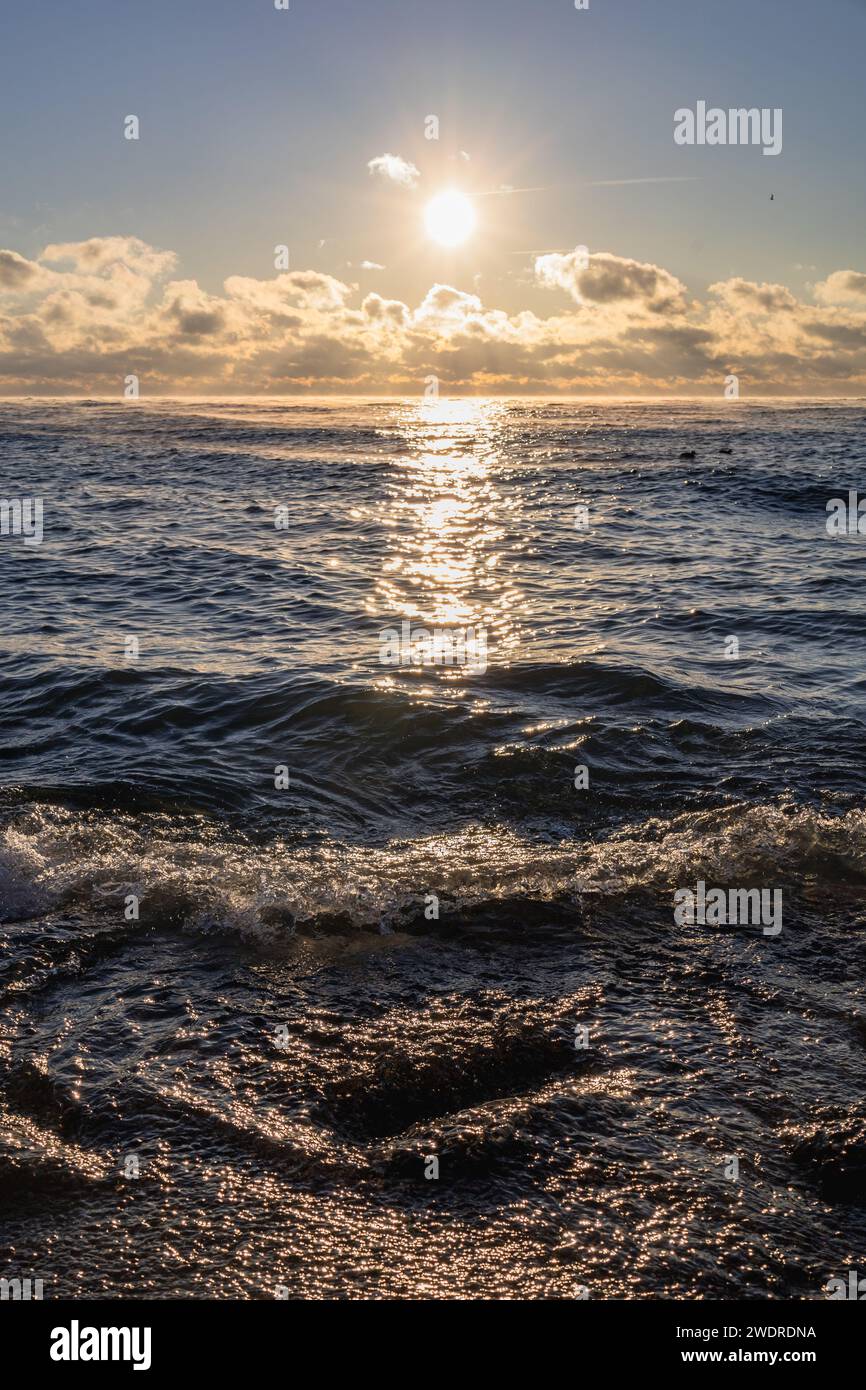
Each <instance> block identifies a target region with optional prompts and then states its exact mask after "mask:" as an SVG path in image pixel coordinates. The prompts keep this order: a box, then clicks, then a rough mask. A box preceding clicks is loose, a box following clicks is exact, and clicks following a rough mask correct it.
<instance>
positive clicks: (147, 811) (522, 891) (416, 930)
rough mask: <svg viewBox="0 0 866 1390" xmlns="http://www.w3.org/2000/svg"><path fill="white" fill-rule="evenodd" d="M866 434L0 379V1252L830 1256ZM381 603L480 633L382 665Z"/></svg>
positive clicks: (849, 971)
mask: <svg viewBox="0 0 866 1390" xmlns="http://www.w3.org/2000/svg"><path fill="white" fill-rule="evenodd" d="M863 425H864V408H863V406H862V405H858V404H856V403H853V402H852V403H848V404H838V405H829V404H826V403H817V402H813V403H808V402H807V403H789V404H784V405H767V404H765V405H762V404H747V403H734V402H719V403H718V404H715V403H707V402H703V403H697V404H696V403H691V404H686V403H658V404H651V405H647V404H632V405H626V404H618V403H598V404H594V405H581V404H576V403H569V402H565V403H563V402H560V403H554V404H551V403H544V402H535V401H525V402H510V403H503V402H484V401H482V402H460V401H457V402H453V401H442V402H441V403H440V402H393V403H388V402H375V403H373V402H358V401H352V402H318V403H313V404H308V403H300V402H298V403H291V402H283V403H274V404H272V405H269V406H262V405H260V404H253V403H244V402H225V401H224V402H214V403H179V402H162V403H142V404H140V405H132V404H129V405H121V404H114V403H111V404H109V403H105V402H83V403H75V404H72V403H65V402H37V401H27V402H25V401H6V402H4V403H2V405H0V433H2V460H3V467H2V488H0V495H2V496H4V497H6V498H17V497H41V498H42V499H43V505H44V539H43V541H42V543H41V544H38V545H26V544H25V543H24V539H23V537H21V536H12V535H8V536H4V537H3V538H2V539H0V596H2V614H3V619H2V676H0V776H2V786H3V790H2V795H0V917H2V919H3V925H2V927H0V947H2V954H0V999H2V1014H0V1275H5V1276H8V1277H11V1276H12V1275H15V1274H17V1275H19V1276H22V1277H23V1276H27V1275H30V1276H32V1277H41V1278H42V1279H43V1281H44V1286H45V1296H46V1297H60V1296H75V1297H85V1298H87V1297H98V1296H104V1295H109V1296H116V1297H142V1296H144V1297H148V1296H154V1297H167V1296H172V1295H181V1296H184V1297H196V1298H201V1297H231V1296H235V1297H237V1296H240V1297H260V1298H273V1297H274V1296H275V1293H276V1292H277V1291H278V1290H279V1288H280V1287H282V1289H283V1290H285V1289H287V1290H288V1291H289V1294H290V1296H293V1297H294V1296H302V1297H314V1298H318V1297H351V1298H354V1297H388V1296H392V1297H393V1296H396V1297H412V1298H419V1297H421V1298H423V1297H479V1296H486V1297H528V1298H539V1297H541V1298H544V1297H573V1296H574V1295H575V1292H576V1291H578V1290H579V1289H580V1288H582V1287H585V1288H587V1289H588V1290H589V1294H590V1296H591V1297H593V1298H607V1297H616V1296H619V1297H622V1296H628V1297H687V1298H728V1299H739V1298H762V1297H781V1296H793V1297H802V1298H807V1299H810V1298H821V1297H823V1296H824V1293H823V1285H824V1283H825V1281H826V1280H827V1279H828V1278H829V1277H830V1276H832V1275H842V1274H844V1273H845V1271H847V1270H848V1269H849V1268H857V1267H858V1264H859V1267H860V1270H861V1272H862V1270H863V1267H864V1264H866V1008H864V999H863V980H864V966H866V936H864V924H866V910H864V886H866V814H864V809H863V808H864V757H866V754H864V749H866V740H864V715H866V664H864V591H866V568H864V567H866V537H863V536H857V535H854V536H847V537H841V538H831V537H829V536H828V534H827V531H826V527H825V521H826V510H825V509H826V504H827V502H828V500H829V499H830V498H832V497H837V496H843V497H844V496H847V491H848V489H849V488H853V487H857V486H858V484H859V485H860V487H861V490H862V491H863V492H864V493H866V466H864V465H866V445H864V433H863ZM728 449H729V450H731V452H722V451H723V450H728ZM686 450H694V451H695V458H693V459H683V458H680V454H681V453H682V452H683V451H686ZM582 506H585V507H588V509H589V510H588V518H589V520H588V526H586V527H584V529H578V528H577V526H576V524H575V508H576V507H582ZM281 508H282V509H284V510H283V511H282V512H279V511H278V509H281ZM276 517H280V518H281V523H280V524H281V528H282V529H277V527H276V526H275V518H276ZM404 620H405V621H408V622H409V623H410V624H412V625H413V631H414V630H416V629H417V627H418V626H419V625H420V626H425V625H426V627H427V628H434V627H439V628H441V629H443V630H447V631H448V632H450V633H451V634H452V635H453V634H454V633H459V632H462V631H463V630H464V629H466V628H467V627H469V626H472V627H474V629H475V630H476V632H477V631H478V630H479V629H483V633H484V637H485V641H486V648H485V653H484V655H485V656H486V661H484V660H478V661H476V662H475V664H474V667H471V668H470V667H467V666H465V665H460V664H452V665H450V666H446V665H439V666H436V665H432V664H430V663H429V662H428V664H426V665H422V666H414V667H413V666H405V667H399V666H387V665H383V664H382V663H381V661H380V646H381V641H380V634H381V633H382V630H383V629H386V628H388V627H391V626H396V627H399V626H400V624H401V623H402V622H403V621H404ZM731 637H736V638H737V640H738V642H739V657H738V658H737V659H729V657H728V656H727V655H726V651H727V650H729V648H730V644H729V640H728V639H730V638H731ZM130 638H135V639H137V642H138V655H137V657H136V656H135V655H134V653H133V654H128V651H129V650H130V643H129V639H130ZM578 766H585V767H586V768H588V776H589V785H588V786H587V787H581V788H580V789H576V788H575V785H574V783H575V768H576V767H578ZM277 768H285V769H287V773H288V781H289V785H288V787H285V786H282V785H281V786H279V787H278V786H277V785H275V780H276V781H280V782H285V780H286V778H285V777H284V776H283V777H280V776H278V775H276V774H275V769H277ZM578 780H580V779H578ZM699 879H703V880H705V881H706V882H707V884H708V885H710V884H712V885H714V886H715V885H721V886H724V887H743V888H749V887H761V888H765V889H781V890H782V893H783V900H784V923H783V927H782V930H781V932H779V933H778V934H776V935H769V934H766V933H765V932H764V931H763V930H762V927H761V925H760V924H754V923H752V924H742V925H737V926H732V927H727V928H719V927H712V926H705V925H700V924H695V925H685V926H678V925H676V924H675V922H674V916H673V894H674V891H675V890H676V889H678V888H682V887H688V886H694V885H695V884H696V882H697V881H698V880H699ZM136 901H137V902H138V917H137V919H136V917H135V916H134V911H135V902H136ZM437 902H438V918H437V917H435V916H434V915H433V914H434V912H435V910H436V903H437ZM580 1028H585V1029H586V1030H588V1032H587V1033H586V1034H585V1035H584V1034H579V1033H577V1032H576V1030H578V1029H580ZM578 1042H579V1043H581V1044H582V1043H584V1042H585V1043H586V1044H587V1045H586V1046H582V1045H576V1043H578ZM434 1157H435V1158H436V1159H437V1160H438V1164H439V1176H438V1178H428V1177H426V1176H425V1171H426V1170H430V1169H431V1163H430V1160H431V1158H434ZM734 1157H735V1158H737V1159H738V1161H739V1176H738V1177H737V1178H736V1179H734V1178H732V1177H731V1176H730V1173H731V1171H732V1169H731V1159H732V1158H734ZM136 1170H137V1173H138V1176H135V1172H136Z"/></svg>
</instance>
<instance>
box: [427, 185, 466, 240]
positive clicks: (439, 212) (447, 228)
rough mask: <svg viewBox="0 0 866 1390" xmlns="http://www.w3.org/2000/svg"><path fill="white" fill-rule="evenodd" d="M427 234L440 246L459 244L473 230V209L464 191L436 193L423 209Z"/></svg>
mask: <svg viewBox="0 0 866 1390" xmlns="http://www.w3.org/2000/svg"><path fill="white" fill-rule="evenodd" d="M424 223H425V226H426V228H427V235H428V236H430V237H432V238H433V240H434V241H438V242H439V245H440V246H459V245H460V243H461V242H463V241H465V240H466V238H467V237H468V236H471V234H472V232H473V231H474V230H475V209H474V207H473V206H472V204H471V202H470V201H469V199H468V198H467V197H466V194H465V193H460V192H459V191H458V190H457V189H456V188H451V189H449V190H448V191H447V193H437V194H436V197H435V198H431V200H430V202H429V203H428V204H427V207H426V208H425V210H424Z"/></svg>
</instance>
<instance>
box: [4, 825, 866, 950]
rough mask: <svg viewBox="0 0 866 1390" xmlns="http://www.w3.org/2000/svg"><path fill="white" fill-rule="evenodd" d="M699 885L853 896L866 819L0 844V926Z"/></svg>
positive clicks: (268, 928) (368, 908) (379, 911)
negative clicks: (350, 840)
mask: <svg viewBox="0 0 866 1390" xmlns="http://www.w3.org/2000/svg"><path fill="white" fill-rule="evenodd" d="M698 878H703V879H705V880H706V881H707V882H708V883H709V882H712V883H715V884H719V885H722V886H724V885H725V884H738V885H742V886H773V887H783V886H785V887H788V888H792V889H794V890H798V891H803V892H806V893H813V892H821V893H823V894H833V893H834V892H836V893H841V894H849V895H850V893H851V892H852V891H855V890H858V889H859V888H861V887H862V885H863V883H864V882H866V812H864V811H861V810H856V811H854V810H852V811H849V812H847V813H846V814H844V815H836V816H832V815H827V814H823V813H820V812H818V811H816V810H814V809H811V808H808V807H802V806H800V807H798V806H796V805H793V804H785V803H778V804H769V805H759V806H756V805H751V804H744V803H740V804H735V805H730V806H726V807H724V808H721V809H715V810H709V811H704V812H689V813H686V814H682V815H678V816H674V817H672V818H668V819H663V818H657V819H650V820H647V821H644V822H642V823H640V824H637V825H629V826H625V827H623V828H622V829H620V830H617V831H615V832H613V833H611V834H609V835H608V836H607V837H606V838H600V839H596V840H587V841H584V842H575V841H574V840H568V841H559V842H546V843H545V842H541V843H537V842H534V841H533V840H532V839H530V838H529V837H527V836H525V835H520V834H518V833H517V832H516V831H513V830H510V829H507V828H504V827H501V826H499V827H496V828H486V827H483V826H480V825H472V826H469V827H467V828H465V829H462V830H457V831H453V832H450V833H445V834H438V835H430V836H427V837H419V838H415V839H412V840H408V841H392V842H389V843H386V844H383V845H357V844H354V845H353V844H346V843H341V842H338V841H336V840H333V839H327V838H322V839H321V840H319V841H318V842H307V843H304V842H303V841H298V842H294V843H293V842H291V841H290V840H287V839H285V838H279V839H275V840H272V841H270V842H268V843H260V842H256V841H255V840H254V839H251V838H248V837H246V836H244V835H241V834H232V833H230V832H229V831H228V830H227V829H226V827H225V826H224V825H222V824H220V823H218V822H215V821H212V820H208V819H206V818H204V817H201V816H190V817H186V818H182V817H171V816H166V815H152V814H145V815H141V816H131V815H114V816H106V815H103V814H100V813H98V812H86V813H82V812H81V811H76V810H69V809H64V808H58V807H50V806H49V807H45V806H34V807H32V808H31V809H29V810H28V811H27V812H26V813H24V814H21V815H19V816H17V817H15V819H14V820H13V821H12V822H11V823H10V824H7V826H6V828H5V831H4V833H3V836H2V840H0V917H2V918H3V919H4V920H7V921H10V920H19V919H21V918H26V917H30V916H34V915H37V914H40V913H46V912H51V911H56V910H58V909H67V910H68V909H72V908H74V907H78V908H81V907H86V908H87V909H96V910H104V911H106V912H110V913H113V914H118V913H120V914H122V913H123V911H124V907H125V905H126V904H127V903H128V901H129V900H130V899H131V898H134V899H136V900H137V903H138V904H139V912H140V921H141V922H142V923H149V924H153V925H180V926H183V927H184V928H185V929H187V930H192V931H214V930H216V931H232V932H237V933H239V934H240V935H241V936H242V937H253V938H257V937H258V938H267V937H269V936H270V937H273V936H279V935H281V934H285V933H290V932H292V931H293V930H295V929H302V928H304V927H305V926H315V925H316V924H319V925H330V926H331V928H332V929H335V930H341V929H346V930H351V929H353V928H362V929H367V930H378V931H399V930H401V929H413V928H414V929H417V927H418V926H419V925H423V924H424V923H425V922H426V921H427V918H426V917H425V908H427V907H428V906H429V905H430V901H431V898H432V896H435V898H436V899H437V901H438V907H439V912H440V914H441V917H440V919H439V920H441V921H444V922H447V921H448V920H456V919H458V918H459V917H460V915H461V914H463V913H467V912H470V913H471V912H472V911H475V910H477V909H478V908H479V907H482V906H485V905H486V906H494V907H495V906H496V905H497V904H499V905H500V906H502V907H503V908H504V907H505V906H506V905H508V906H509V912H510V914H511V910H512V909H514V907H515V904H520V903H525V904H527V906H528V905H529V904H531V903H536V904H549V905H557V904H559V905H567V906H571V907H574V908H575V909H578V908H580V906H581V905H582V904H584V903H585V902H586V901H587V900H588V899H590V898H597V897H598V896H599V895H602V896H603V897H604V898H607V899H614V898H617V897H620V896H622V895H626V894H630V893H635V892H653V893H667V892H669V891H671V890H673V889H674V888H676V887H678V886H683V885H688V884H689V883H694V882H695V880H696V879H698ZM516 915H517V916H518V917H519V915H520V914H519V911H518V912H517V914H516ZM432 929H435V926H434V927H431V930H432Z"/></svg>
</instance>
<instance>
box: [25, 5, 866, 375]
mask: <svg viewBox="0 0 866 1390" xmlns="http://www.w3.org/2000/svg"><path fill="white" fill-rule="evenodd" d="M864 57H866V0H821V3H820V4H816V3H814V0H810V2H809V3H807V0H760V3H756V0H747V2H746V0H730V3H726V4H719V3H715V2H713V3H710V0H663V3H655V4H654V3H652V0H589V6H588V8H587V9H585V10H577V9H576V8H575V4H574V0H523V2H522V3H518V0H459V2H458V0H366V2H365V0H289V8H288V9H285V10H277V9H276V8H275V5H274V0H235V3H227V0H183V4H178V3H177V0H148V3H147V4H140V3H133V0H110V2H109V0H76V3H75V4H74V5H68V4H61V3H59V0H43V3H40V4H39V5H32V4H30V5H28V4H25V3H23V0H7V4H6V5H5V6H4V7H3V11H2V18H0V122H2V129H3V132H4V139H3V141H2V146H0V393H4V394H21V393H25V394H26V393H44V394H72V395H94V394H107V395H112V394H116V393H117V394H119V393H121V392H122V391H123V383H124V381H125V379H126V377H127V375H128V374H130V373H133V374H136V375H137V376H138V378H139V380H140V383H141V392H142V395H145V394H154V395H157V394H171V393H177V394H207V393H222V392H225V393H243V394H259V393H262V394H265V393H267V394H271V395H275V394H283V393H287V394H294V393H297V392H303V393H307V392H312V391H319V392H335V391H336V392H340V393H347V392H356V391H357V392H359V393H364V394H403V393H407V394H420V393H423V391H424V390H425V383H427V382H429V381H430V379H431V378H434V377H435V379H436V381H437V383H438V384H439V386H440V389H441V390H442V392H443V393H448V392H452V391H453V392H455V393H477V394H492V393H493V394H498V393H504V394H511V393H539V394H553V393H564V394H590V395H592V394H629V395H632V394H633V395H641V394H648V395H658V394H662V395H664V394H705V395H716V394H721V393H722V391H723V390H724V382H725V379H726V377H727V376H728V375H729V374H734V375H736V376H737V380H738V383H739V389H740V391H741V393H742V394H747V393H748V392H749V391H751V392H752V393H754V394H780V395H797V394H810V395H858V394H863V391H864V384H866V238H864V228H866V186H864V178H863V166H864V159H863V144H864V141H863V135H864V110H866V103H864V100H863V70H864ZM699 102H705V103H706V106H707V107H708V108H721V110H722V111H725V112H726V111H727V110H728V109H730V108H738V107H747V108H752V107H756V108H758V109H765V110H766V111H767V112H768V114H771V113H773V112H774V111H777V110H780V111H781V112H782V119H781V125H780V131H781V135H782V140H781V150H780V151H779V153H777V154H775V155H773V154H765V153H764V151H763V148H762V146H761V145H760V144H724V145H719V144H714V145H711V144H704V145H699V144H678V143H677V142H676V140H675V139H674V131H675V126H676V120H675V113H676V112H677V111H679V110H681V109H691V110H697V104H698V103H699ZM130 115H134V116H135V117H136V118H137V120H138V132H137V133H138V138H137V139H127V138H125V133H128V131H129V125H128V123H127V122H126V118H127V117H128V116H130ZM431 117H435V122H431V119H430V118H431ZM431 134H434V135H436V136H437V137H438V138H433V139H431V138H428V137H429V136H430V135H431ZM385 156H391V157H392V158H391V159H385ZM453 189H456V190H458V191H459V192H461V193H462V194H463V196H464V197H465V198H466V199H468V207H469V209H470V211H471V214H472V216H473V217H474V219H475V225H474V229H473V230H472V232H471V233H470V234H469V235H468V236H467V237H466V239H465V240H464V241H462V243H460V244H459V245H454V246H448V245H443V244H442V242H441V240H437V239H436V237H435V236H434V235H431V234H430V230H429V226H428V224H427V222H426V221H425V214H426V210H427V208H428V206H429V204H430V202H431V200H433V199H435V198H436V197H437V195H439V194H441V193H442V192H443V191H447V190H453ZM771 195H772V197H771ZM463 206H464V208H465V206H466V204H464V205H463ZM440 230H441V229H440ZM278 246H285V247H286V248H287V252H288V267H289V268H288V270H286V269H285V268H284V267H285V260H283V261H281V262H280V263H279V265H278V263H277V253H276V251H275V248H277V247H278ZM582 248H586V254H584V252H583V250H582Z"/></svg>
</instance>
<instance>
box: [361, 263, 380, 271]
mask: <svg viewBox="0 0 866 1390" xmlns="http://www.w3.org/2000/svg"><path fill="white" fill-rule="evenodd" d="M361 269H362V270H384V269H385V267H384V266H383V265H379V262H378V261H362V262H361Z"/></svg>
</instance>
